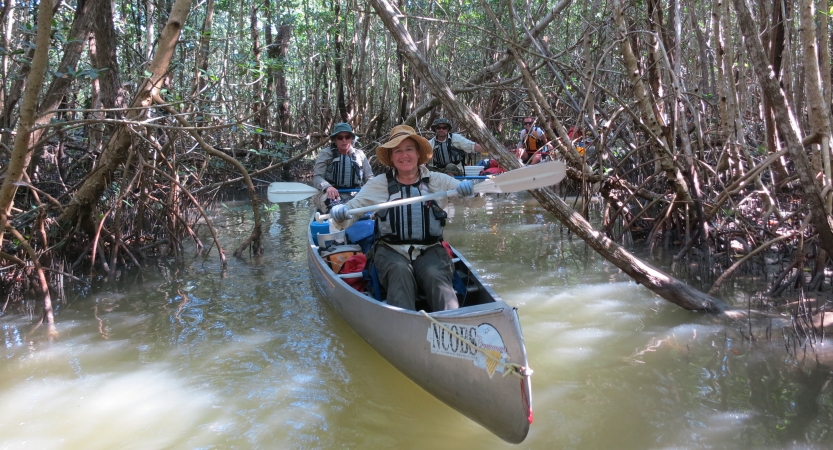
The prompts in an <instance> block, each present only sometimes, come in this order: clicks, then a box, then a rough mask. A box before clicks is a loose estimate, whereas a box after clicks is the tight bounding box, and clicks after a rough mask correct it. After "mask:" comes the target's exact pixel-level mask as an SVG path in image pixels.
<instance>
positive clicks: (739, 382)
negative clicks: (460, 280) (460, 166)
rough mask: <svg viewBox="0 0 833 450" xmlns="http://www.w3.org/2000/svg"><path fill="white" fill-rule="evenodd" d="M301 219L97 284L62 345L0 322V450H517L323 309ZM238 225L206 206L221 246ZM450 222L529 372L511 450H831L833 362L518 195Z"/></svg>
mask: <svg viewBox="0 0 833 450" xmlns="http://www.w3.org/2000/svg"><path fill="white" fill-rule="evenodd" d="M309 211H310V206H309V205H308V204H307V203H304V202H300V203H297V204H294V205H278V207H276V208H275V209H274V210H272V211H271V212H270V213H269V217H270V219H269V226H268V227H267V228H266V229H265V230H264V233H265V246H266V254H265V255H263V256H260V257H256V258H254V259H252V258H249V257H247V258H244V259H243V260H236V259H234V258H230V259H229V266H228V267H227V268H226V269H225V270H223V269H222V268H221V267H220V265H219V261H218V258H217V257H216V252H212V253H211V254H209V255H208V256H207V257H204V256H191V257H190V259H187V260H183V261H172V260H162V261H159V262H158V263H157V264H155V265H152V266H150V267H147V268H146V269H145V270H144V271H143V272H142V274H141V276H140V277H139V276H137V277H127V278H129V280H127V279H126V280H125V281H123V282H121V283H120V284H117V285H107V286H105V287H99V288H96V289H95V290H94V291H93V292H91V293H90V294H89V295H88V296H86V297H84V298H78V299H75V300H73V301H72V302H69V303H68V304H67V305H65V306H64V307H62V308H61V309H60V311H59V315H58V317H57V321H58V330H59V332H60V334H59V336H58V337H57V338H55V339H52V340H49V339H48V338H47V336H46V333H45V332H44V331H42V330H40V329H35V330H34V331H33V329H32V327H31V326H30V325H29V322H28V321H27V320H26V318H25V317H20V316H11V315H7V316H5V317H3V318H0V330H2V337H3V348H2V350H0V358H2V361H3V363H2V365H0V447H1V448H85V449H87V448H114V447H119V448H143V449H144V448H232V447H237V448H251V447H267V448H334V447H344V448H391V447H396V448H427V447H435V448H483V447H486V446H488V447H490V448H492V447H494V448H505V447H511V446H510V445H508V444H505V443H503V442H502V441H500V440H499V439H498V438H496V437H494V436H492V435H491V434H489V433H488V432H487V431H485V430H483V429H482V428H480V427H479V426H478V425H476V424H474V423H472V422H471V421H469V420H468V419H465V418H463V417H462V416H460V415H459V414H457V413H456V412H454V411H453V410H451V409H450V408H448V407H446V406H445V405H443V404H441V403H439V402H438V401H437V400H435V399H433V398H432V397H430V396H429V395H428V394H426V393H425V392H423V391H422V390H421V389H419V388H418V387H416V386H415V385H414V384H413V383H411V382H410V381H409V380H407V379H406V378H405V377H403V376H402V375H401V374H399V373H398V372H397V371H396V370H394V369H393V368H392V367H391V366H390V365H389V364H388V363H387V362H385V361H384V360H382V359H381V358H380V357H379V356H378V355H377V354H376V353H375V352H373V350H371V349H370V347H369V346H368V345H366V344H365V343H364V342H362V341H361V339H360V338H359V337H358V336H357V335H356V334H355V333H354V332H353V331H352V330H351V329H350V328H349V327H347V325H346V324H345V323H344V322H343V321H342V320H341V319H340V318H339V317H338V316H337V315H336V314H335V313H334V311H333V310H332V309H331V308H330V307H329V305H328V304H327V303H326V301H325V299H323V298H321V297H320V296H319V294H318V293H317V291H315V290H314V286H313V285H312V283H311V281H310V278H309V272H308V269H307V261H306V253H305V250H304V247H303V244H304V242H305V240H306V235H305V233H306V228H307V221H308V217H309ZM249 214H250V211H248V205H246V204H234V203H226V204H224V205H220V206H218V208H217V211H216V224H217V226H218V227H219V228H220V229H221V230H222V231H221V233H222V236H221V238H222V244H223V246H224V247H225V248H226V249H232V248H234V246H235V245H236V244H237V243H239V242H240V241H241V240H242V239H243V238H244V237H245V236H246V235H247V233H248V232H249V227H250V226H251V224H250V221H249ZM450 217H451V218H450V220H449V226H448V228H447V233H446V238H447V239H448V240H449V241H450V242H451V243H452V244H453V245H454V246H455V247H457V248H458V249H459V250H462V251H463V252H464V254H465V255H466V256H467V258H468V259H469V260H470V261H471V262H472V263H473V265H474V266H475V268H476V269H477V270H478V272H479V273H480V274H481V275H482V276H483V277H484V278H485V279H486V280H487V281H488V282H490V283H492V285H493V287H494V289H495V291H496V292H498V293H499V294H500V295H501V296H502V297H503V298H504V299H505V300H506V301H507V302H509V303H510V304H513V305H516V306H518V307H519V313H520V316H521V322H522V326H523V329H524V334H525V340H526V345H527V351H528V353H529V359H530V365H531V366H532V368H533V369H535V374H534V375H533V410H534V413H535V422H534V423H533V425H532V428H531V431H530V435H529V437H528V438H527V440H526V441H525V442H524V443H523V444H522V445H521V446H520V447H522V448H542V449H544V448H546V449H549V448H586V449H596V448H633V449H642V448H666V447H675V448H713V447H717V448H761V447H767V448H783V447H807V446H809V447H817V448H825V447H830V446H831V444H833V437H831V433H830V431H831V424H833V386H831V385H832V384H833V383H831V382H830V381H831V374H830V368H829V367H830V366H829V365H820V364H818V363H816V362H815V360H814V359H813V358H809V357H808V358H806V359H803V360H799V361H796V360H795V359H794V358H792V357H790V356H788V354H787V352H786V351H785V349H784V342H783V339H782V334H781V332H780V329H781V328H779V327H780V325H776V326H772V327H771V328H772V332H771V336H772V338H771V339H764V338H763V334H762V333H760V332H757V333H756V334H755V336H756V339H755V340H750V339H748V336H744V335H742V334H741V333H740V332H739V331H738V327H742V326H745V325H743V324H730V325H727V324H726V322H722V321H717V320H716V319H714V318H713V317H711V316H707V315H702V314H698V313H690V312H687V311H683V310H681V309H679V308H678V307H676V306H674V305H671V304H669V303H668V302H665V301H664V300H662V299H659V298H657V297H656V296H654V295H653V294H652V293H650V292H649V291H647V290H646V289H645V288H643V287H641V286H637V285H636V284H634V283H632V282H630V281H629V279H628V278H627V277H626V276H625V275H624V274H622V273H621V272H620V271H619V270H618V269H617V268H615V267H613V266H611V265H610V264H608V263H607V262H605V261H604V260H602V259H601V258H599V257H598V256H597V255H595V254H594V253H593V252H592V251H591V250H589V249H588V248H587V246H585V245H584V244H583V243H582V242H581V241H579V240H577V239H571V238H570V236H569V234H568V233H567V231H566V229H564V228H563V227H562V226H561V225H560V224H558V223H554V222H553V219H552V217H551V216H550V215H549V214H548V213H546V212H545V211H543V210H542V209H541V208H540V207H539V206H538V205H537V203H535V202H534V200H532V199H531V197H529V196H527V195H525V194H521V195H515V194H513V195H510V196H508V197H501V198H493V199H491V200H490V201H489V202H487V205H486V207H485V208H482V209H477V210H474V209H471V210H453V211H450ZM202 231H205V230H202ZM208 241H209V240H208V239H204V242H208ZM827 347H829V345H827V346H818V345H817V348H820V349H821V348H823V349H826V348H827ZM818 354H820V355H822V356H820V358H821V359H822V360H825V361H826V360H830V358H827V359H825V358H826V357H825V356H824V355H825V353H824V352H819V353H818Z"/></svg>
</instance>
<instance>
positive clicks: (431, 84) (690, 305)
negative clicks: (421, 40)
mask: <svg viewBox="0 0 833 450" xmlns="http://www.w3.org/2000/svg"><path fill="white" fill-rule="evenodd" d="M371 5H372V6H373V8H374V9H375V10H376V13H377V14H379V16H380V17H381V18H382V21H383V22H384V23H385V26H386V27H387V28H388V30H389V31H390V33H391V35H392V36H393V37H394V39H396V41H397V42H398V43H399V48H400V50H401V51H402V52H403V54H404V55H405V56H406V57H407V58H408V60H409V61H410V62H411V66H412V67H413V68H414V70H415V71H416V72H417V73H418V74H419V76H420V78H421V79H422V80H423V81H424V82H425V83H426V85H427V86H428V88H429V89H430V91H431V93H432V94H433V95H434V96H435V97H437V98H439V99H440V101H441V102H442V105H443V107H444V108H445V109H446V110H447V112H448V113H449V116H451V117H452V118H453V119H454V120H455V121H456V122H457V123H459V124H461V125H463V126H465V127H466V129H468V130H469V131H470V132H471V134H472V136H473V137H474V139H475V141H476V142H479V143H480V144H481V145H482V146H483V147H484V148H486V149H487V150H488V151H489V153H490V154H491V155H492V156H494V157H497V158H498V159H499V160H500V161H501V163H504V162H509V163H511V164H506V167H507V168H515V167H517V166H518V163H517V158H514V157H513V156H512V155H510V154H509V152H507V151H506V150H505V149H504V148H503V147H502V146H501V145H500V143H499V142H498V141H497V139H495V137H494V136H492V135H491V133H489V130H488V129H487V128H486V125H485V124H484V123H483V121H482V120H481V119H480V117H478V116H477V115H476V114H474V112H472V111H471V110H470V109H469V108H468V107H467V106H466V105H464V104H462V103H460V102H458V101H457V98H456V97H455V96H454V94H453V93H452V92H451V89H450V88H449V86H448V85H447V83H446V82H445V80H444V79H443V78H442V77H441V76H440V75H439V74H438V73H437V72H436V70H434V69H433V68H432V67H431V66H429V65H428V63H427V62H426V61H425V59H424V58H423V57H422V55H421V54H420V53H419V51H418V50H417V46H416V44H415V43H414V41H413V39H412V38H411V36H410V34H409V33H408V30H407V29H405V27H404V26H403V24H402V23H401V22H400V21H399V17H401V12H399V11H398V10H397V9H396V8H395V7H394V6H393V5H392V4H390V3H389V1H388V0H371ZM531 192H532V194H533V195H534V196H535V198H536V199H538V201H540V202H541V204H542V205H543V206H544V207H545V208H546V209H547V210H548V211H550V212H551V213H553V214H554V215H555V217H556V218H557V219H558V220H560V221H562V222H563V223H564V224H565V225H566V226H567V227H568V228H569V229H570V230H571V231H572V232H574V233H576V235H577V236H579V237H580V238H581V239H583V240H584V241H585V242H587V243H588V244H589V245H590V246H591V247H592V248H593V249H595V250H596V251H597V252H598V253H599V254H601V255H602V256H603V257H604V258H606V259H607V260H608V261H611V262H612V263H614V264H615V265H616V266H617V267H619V268H620V269H622V270H623V271H624V272H625V273H627V274H629V275H630V276H631V277H633V278H634V280H636V282H637V283H642V284H644V285H645V286H646V287H647V288H648V289H650V290H651V291H653V292H654V293H656V294H658V295H660V296H661V297H663V298H665V299H666V300H669V301H671V302H673V303H675V304H677V305H679V306H681V307H683V308H686V309H690V310H706V311H717V310H722V309H724V308H725V305H723V303H722V302H720V301H719V300H717V299H715V298H713V297H710V296H708V295H706V294H704V293H702V292H700V291H698V290H696V289H693V288H691V287H689V286H688V285H686V284H684V283H682V282H681V281H679V280H677V279H675V278H673V277H671V276H668V275H666V274H665V273H663V272H661V271H659V270H657V269H655V268H654V267H652V266H650V265H648V264H646V263H645V262H643V261H641V260H639V259H638V258H636V257H634V256H633V255H631V254H630V253H628V252H627V251H626V250H624V249H623V248H622V247H620V246H619V245H617V244H616V243H614V242H612V241H611V240H610V239H608V238H607V237H605V236H604V235H602V234H601V233H599V232H597V231H595V230H594V229H593V227H592V226H591V225H590V224H589V223H588V222H587V221H585V220H584V219H583V218H582V217H581V216H580V215H578V214H577V213H576V212H575V211H574V210H573V209H571V208H570V207H569V206H567V204H566V203H564V201H563V200H561V199H560V198H559V197H558V196H556V195H555V194H554V193H553V192H552V190H550V189H536V190H534V191H531Z"/></svg>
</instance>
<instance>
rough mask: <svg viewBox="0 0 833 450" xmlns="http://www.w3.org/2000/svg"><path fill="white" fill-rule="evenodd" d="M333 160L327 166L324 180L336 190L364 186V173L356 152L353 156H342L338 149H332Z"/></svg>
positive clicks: (354, 151)
mask: <svg viewBox="0 0 833 450" xmlns="http://www.w3.org/2000/svg"><path fill="white" fill-rule="evenodd" d="M331 151H332V155H333V156H332V159H331V160H330V164H329V165H328V166H327V172H326V173H325V174H324V179H325V180H327V182H328V183H330V184H331V185H333V187H335V188H336V189H354V188H358V187H361V186H362V178H363V175H364V173H363V171H362V166H361V165H359V161H358V158H357V157H356V150H353V153H352V154H348V155H342V154H341V153H339V152H338V149H337V148H336V147H335V146H333V147H331Z"/></svg>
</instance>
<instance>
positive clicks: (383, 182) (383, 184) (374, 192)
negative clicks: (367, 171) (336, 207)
mask: <svg viewBox="0 0 833 450" xmlns="http://www.w3.org/2000/svg"><path fill="white" fill-rule="evenodd" d="M394 171H395V169H394ZM419 171H420V174H419V176H420V178H421V179H422V178H425V177H428V191H429V193H432V194H433V193H435V192H444V191H450V190H453V189H455V188H456V187H457V185H458V184H460V180H457V179H454V178H452V177H450V176H448V175H446V174H444V173H440V172H432V171H430V170H428V168H427V167H425V166H420V167H419ZM394 173H395V172H394ZM389 197H390V195H389V194H388V180H387V177H386V176H383V175H379V176H378V177H373V179H371V180H370V181H369V182H367V184H365V185H364V186H362V189H361V191H359V193H358V194H356V196H355V197H354V198H353V199H352V200H350V201H349V202H347V203H346V206H347V207H348V208H350V209H355V208H361V207H364V206H370V205H378V204H379V203H384V202H387V201H388V198H389ZM452 199H453V201H454V203H455V204H460V205H462V206H482V205H483V204H484V203H485V201H484V199H483V197H479V196H475V197H470V198H461V197H452ZM448 200H449V199H448V197H444V198H440V199H436V200H434V201H436V202H437V205H439V206H440V208H443V209H445V208H446V206H448ZM357 219H358V217H356V216H354V217H353V218H352V219H348V220H346V221H344V222H333V227H334V228H336V229H338V230H344V229H347V227H349V226H350V225H352V224H353V223H355V222H356V220H357ZM385 245H387V246H389V247H390V248H392V249H394V250H396V251H397V252H398V253H401V254H402V255H404V256H405V257H408V258H411V257H412V256H413V257H415V256H416V255H419V250H422V249H423V248H426V247H428V246H427V245H412V244H385ZM412 248H413V250H412V251H409V250H411V249H412Z"/></svg>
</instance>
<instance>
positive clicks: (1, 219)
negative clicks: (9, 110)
mask: <svg viewBox="0 0 833 450" xmlns="http://www.w3.org/2000/svg"><path fill="white" fill-rule="evenodd" d="M52 13H53V11H52V4H51V2H41V3H40V6H39V7H38V24H39V25H38V31H37V35H36V37H35V48H34V54H33V57H32V62H31V65H30V70H29V75H28V77H27V79H26V91H25V92H24V93H23V103H22V104H21V105H20V120H19V122H18V126H17V134H16V135H15V139H14V146H13V147H12V155H11V158H10V160H9V165H8V168H7V170H6V174H5V175H6V176H5V178H4V179H3V184H2V186H1V187H0V248H2V247H3V238H4V232H5V231H6V230H7V229H8V231H9V232H11V233H12V234H13V235H14V236H15V237H16V238H17V239H18V240H19V241H20V242H21V243H24V242H26V240H25V239H24V237H23V236H21V235H20V233H19V232H17V230H15V229H14V228H12V227H11V226H9V214H10V213H11V209H12V202H13V201H14V196H15V193H17V183H19V182H20V181H21V180H22V179H23V175H24V172H26V166H27V164H28V163H29V157H30V155H31V150H30V148H29V140H30V138H31V134H30V133H31V130H32V127H33V126H34V124H35V116H36V111H37V107H38V94H39V93H40V89H41V87H42V86H43V78H44V73H45V72H46V66H47V62H48V60H49V41H50V34H51V30H52ZM26 247H29V246H28V244H26ZM28 250H30V252H29V253H30V257H31V259H32V261H33V264H34V265H35V269H36V271H37V275H38V280H39V282H40V287H41V291H42V292H41V294H42V295H43V307H44V318H46V321H47V322H48V323H50V324H52V323H53V322H54V317H53V315H52V299H51V298H50V295H49V287H48V285H47V284H46V278H45V276H44V274H43V269H42V268H41V267H40V262H39V261H38V255H37V254H36V253H35V252H34V251H32V250H31V247H29V248H28Z"/></svg>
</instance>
